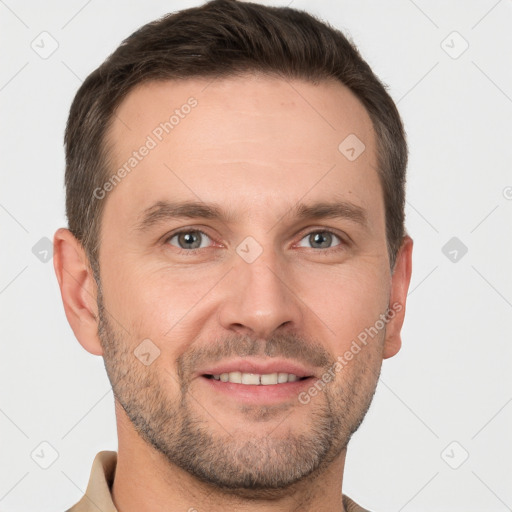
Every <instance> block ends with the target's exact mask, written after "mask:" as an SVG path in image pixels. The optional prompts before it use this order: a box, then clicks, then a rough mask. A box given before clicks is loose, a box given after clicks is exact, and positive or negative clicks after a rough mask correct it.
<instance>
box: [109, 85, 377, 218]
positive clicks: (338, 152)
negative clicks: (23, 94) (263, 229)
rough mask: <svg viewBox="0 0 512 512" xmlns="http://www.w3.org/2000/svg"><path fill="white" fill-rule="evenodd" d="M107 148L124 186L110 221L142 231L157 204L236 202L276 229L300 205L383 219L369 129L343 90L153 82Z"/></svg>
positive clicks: (137, 93)
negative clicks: (138, 225)
mask: <svg viewBox="0 0 512 512" xmlns="http://www.w3.org/2000/svg"><path fill="white" fill-rule="evenodd" d="M107 141H108V145H109V148H110V154H111V164H112V167H111V169H110V170H111V176H114V175H119V174H120V175H121V177H120V179H115V180H111V181H114V182H115V183H113V185H112V186H111V187H109V191H108V202H107V203H109V204H107V206H106V208H105V217H107V215H108V211H109V210H112V209H113V208H114V209H115V212H116V213H117V215H124V216H125V218H126V219H127V221H131V222H132V223H134V222H136V221H137V219H138V218H139V217H140V214H141V212H142V211H144V210H145V209H147V208H148V207H150V206H151V204H154V203H155V202H156V201H160V200H162V201H163V200H177V199H179V198H186V199H189V200H196V201H198V200H199V201H206V202H212V203H223V202H225V201H229V206H230V209H231V210H233V211H237V208H238V209H239V210H240V212H242V211H243V212H244V214H247V215H251V214H252V215H254V214H257V215H266V216H268V217H269V221H270V220H271V219H270V217H272V218H273V219H274V220H275V218H276V217H278V216H280V215H282V214H283V213H284V211H285V210H286V209H287V208H290V207H291V206H292V205H293V204H295V203H296V202H297V201H298V200H300V199H302V202H304V203H307V202H308V201H307V200H308V199H310V200H311V201H313V200H316V199H332V198H335V197H336V198H340V197H344V198H345V199H351V200H353V202H355V203H356V204H358V205H360V206H361V207H364V208H365V209H368V210H369V212H368V213H369V217H370V220H371V217H372V215H374V216H376V218H377V217H378V216H379V215H381V214H382V199H381V195H382V194H381V189H380V184H379V180H378V175H377V171H376V147H375V135H374V131H373V126H372V123H371V120H370V118H369V116H368V113H367V112H366V110H365V108H364V106H363V105H362V104H361V103H360V101H359V100H358V99H357V98H356V97H355V96H354V94H353V93H352V92H351V91H350V90H348V89H347V88H346V87H344V86H343V85H342V84H340V83H338V82H334V81H324V82H320V83H319V84H316V85H315V84H311V83H308V82H305V81H301V80H284V79H280V78H273V77H267V76H261V75H245V76H239V77H229V78H222V79H205V78H200V79H199V78H198V79H188V80H180V81H159V82H149V83H145V84H143V85H140V86H138V87H136V88H135V89H133V90H132V91H131V92H130V93H129V94H128V96H127V97H126V98H125V99H124V101H123V102H122V103H121V104H120V106H119V108H118V109H117V111H116V114H115V116H114V118H113V122H112V125H111V127H110V130H109V133H108V135H107ZM354 157H356V158H354ZM120 171H121V172H120ZM118 178H119V176H118ZM372 210H374V212H373V213H372ZM374 220H376V219H374Z"/></svg>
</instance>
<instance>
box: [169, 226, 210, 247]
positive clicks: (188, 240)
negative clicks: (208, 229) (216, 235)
mask: <svg viewBox="0 0 512 512" xmlns="http://www.w3.org/2000/svg"><path fill="white" fill-rule="evenodd" d="M205 240H206V242H205ZM173 241H174V242H173ZM207 241H210V242H211V239H210V237H209V236H208V235H207V234H206V233H203V232H202V231H199V230H197V229H189V230H186V231H179V232H178V233H174V235H172V236H170V237H169V238H168V239H167V243H169V244H170V245H174V246H175V247H177V248H178V249H192V250H193V249H203V248H204V247H208V245H209V244H208V243H207Z"/></svg>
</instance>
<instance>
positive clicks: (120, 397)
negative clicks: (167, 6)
mask: <svg viewBox="0 0 512 512" xmlns="http://www.w3.org/2000/svg"><path fill="white" fill-rule="evenodd" d="M292 86H293V87H292ZM190 96H193V97H194V98H196V99H197V102H198V104H197V106H196V107H195V108H193V109H192V110H191V112H190V113H189V114H188V115H187V116H185V117H184V118H183V119H181V120H180V123H179V125H177V126H175V127H174V129H173V130H172V132H170V133H169V134H167V135H166V136H165V138H164V139H163V140H162V141H161V142H159V143H158V145H157V147H156V148H154V149H153V150H151V152H150V153H149V154H148V156H146V157H145V158H144V159H143V160H142V161H141V162H139V163H138V165H137V167H136V168H135V169H134V170H133V171H132V172H131V173H130V174H129V175H127V176H126V177H125V178H124V179H123V180H122V182H121V183H119V184H118V185H116V187H115V188H114V189H113V190H111V191H110V192H108V195H107V196H106V197H105V199H103V200H104V201H106V204H105V210H104V216H103V219H102V224H101V246H100V253H99V263H100V273H101V288H100V289H98V287H97V286H96V282H95V280H94V278H93V276H92V272H91V270H90V267H89V265H88V261H87V258H86V256H85V253H84V251H83V249H82V247H81V245H80V243H79V242H78V241H77V240H76V239H75V238H74V237H73V235H72V234H71V233H70V232H69V231H68V230H67V229H64V228H61V229H59V230H58V231H57V232H56V234H55V238H54V247H55V249H54V265H55V270H56V274H57V278H58V281H59V285H60V288H61V293H62V299H63V303H64V308H65V312H66V316H67V318H68V321H69V323H70V325H71V327H72V329H73V331H74V333H75V335H76V337H77V339H78V340H79V342H80V343H81V344H82V346H83V347H84V348H85V349H86V350H87V351H89V352H90V353H92V354H97V355H102V356H103V357H104V360H105V366H106V369H107V373H108V375H109V378H110V380H111V383H112V386H113V389H114V395H115V398H116V418H117V427H118V438H119V447H118V463H117V470H116V475H115V480H114V484H113V489H112V494H113V500H114V502H115V505H116V507H117V508H118V510H119V511H120V512H135V511H138V512H143V511H153V512H155V511H164V510H165V511H168V510H189V509H195V510H197V511H202V510H209V511H221V510H227V509H228V507H231V509H234V510H240V511H256V510H257V511H277V510H279V511H292V510H297V511H299V510H308V511H312V510H319V511H320V510H322V511H335V510H336V511H339V510H343V504H342V500H341V496H342V475H343V469H344V463H345V456H346V446H347V443H348V441H349V439H350V436H351V434H352V433H353V432H354V431H355V430H356V429H357V427H358V426H359V424H360V423H361V421H362V419H363V417H364V415H365V414H366V411H367V409H368V407H369V405H370V402H371V399H372V396H373V393H374V391H375V387H376V384H377V380H378V376H379V372H380V367H381V364H382V360H383V359H384V358H388V357H391V356H393V355H395V354H396V353H397V352H398V351H399V349H400V345H401V338H400V331H401V327H402V324H403V320H404V315H405V303H406V297H407V290H408V287H409V282H410V277H411V268H412V246H413V242H412V240H411V238H410V237H408V236H407V237H405V238H404V241H403V244H402V247H401V249H400V251H399V253H398V256H397V261H396V265H395V269H394V272H393V273H392V272H391V270H390V266H389V260H388V253H387V248H386V233H385V216H384V203H383V197H382V190H381V187H380V183H379V179H378V175H377V171H376V155H375V151H376V143H375V135H374V131H373V127H372V123H371V120H370V118H369V116H368V114H367V112H366V111H365V109H364V107H363V106H362V105H361V103H360V102H359V101H358V100H357V98H356V97H355V96H354V95H353V94H352V93H351V92H350V91H349V90H348V89H346V88H345V87H344V86H342V85H341V84H339V83H335V82H322V83H320V84H317V85H313V84H309V83H306V82H303V81H298V80H294V81H291V82H287V81H284V80H282V79H277V78H271V77H265V76H260V75H244V76H241V77H236V78H235V77H231V78H227V79H222V80H221V79H217V80H214V81H212V80H205V79H193V80H192V79H191V80H186V81H181V82H171V81H165V82H158V83H155V82H152V83H148V84H145V85H143V86H139V87H137V88H136V89H134V90H133V91H131V92H130V94H129V95H128V96H127V97H126V98H125V99H124V100H123V102H122V103H121V105H120V107H119V108H118V111H117V117H116V118H115V120H114V122H113V124H112V126H111V129H110V131H109V134H108V140H109V142H110V145H111V151H112V156H113V162H114V166H113V168H112V172H115V170H116V169H117V168H118V167H119V166H122V165H123V163H124V162H125V161H126V160H127V159H128V158H129V156H130V155H131V153H132V152H133V150H134V149H136V148H139V147H140V146H141V145H142V144H143V143H144V141H145V140H146V137H147V136H148V135H149V134H151V133H152V131H153V130H154V128H155V127H156V126H158V124H159V123H160V122H162V121H164V120H166V119H168V117H169V115H171V114H172V111H173V110H174V109H175V108H179V107H180V106H181V105H183V104H184V103H186V102H187V99H188V98H189V97H190ZM127 126H128V127H129V128H130V129H128V128H127ZM349 134H356V135H357V137H358V138H359V139H360V140H361V141H363V142H364V144H365V146H366V149H365V151H364V152H363V153H362V154H361V155H360V156H359V157H358V158H357V159H356V160H354V161H349V160H348V159H347V158H346V157H345V156H344V155H343V154H341V152H340V151H339V150H338V145H339V144H340V142H341V141H343V140H344V139H345V137H347V135H349ZM159 200H173V201H176V200H195V201H204V202H206V203H210V202H212V203H217V204H218V205H220V206H222V207H224V208H226V209H227V208H229V209H230V211H232V212H233V213H234V215H233V217H232V218H231V219H230V220H229V222H223V221H220V220H217V219H205V218H196V219H166V220H163V221H162V222H160V223H158V224H155V225H153V226H151V227H149V228H147V229H145V230H143V231H139V230H137V229H136V226H137V224H138V223H139V222H140V220H141V218H142V212H143V211H144V210H145V209H146V208H148V207H149V206H151V205H152V204H153V203H154V202H155V201H159ZM315 201H350V202H351V203H353V204H356V205H358V206H360V207H361V208H363V209H364V210H365V211H366V216H367V224H366V226H362V225H360V224H359V223H357V222H354V221H353V220H350V219H347V218H332V219H329V218H327V219H320V220H318V219H302V220H297V218H295V217H293V215H292V213H290V212H293V210H291V208H292V207H293V206H294V205H296V204H297V203H298V202H304V203H308V204H309V203H312V202H315ZM178 228H179V229H183V228H187V229H189V230H190V231H192V232H193V233H192V234H194V233H195V234H196V235H197V233H196V232H195V231H194V230H200V231H201V232H203V233H205V234H206V235H207V237H205V238H203V239H202V240H201V244H202V245H201V247H202V248H200V249H198V250H196V251H195V252H193V251H191V250H190V248H188V247H189V246H188V245H186V243H187V242H186V241H185V242H184V241H183V240H182V239H181V243H182V245H181V247H180V246H179V239H178V237H174V238H172V239H171V240H169V238H170V237H171V236H172V235H173V234H174V232H175V231H176V230H177V229H178ZM325 229H328V230H331V231H332V232H333V233H334V234H335V235H336V236H338V237H339V238H336V236H335V237H333V238H331V239H329V238H327V242H326V244H327V248H325V246H324V245H321V246H320V247H319V244H318V243H316V244H315V240H314V239H313V238H314V237H310V236H308V235H309V234H310V233H312V232H313V233H315V232H317V231H322V230H325ZM323 234H324V236H327V237H329V235H328V234H327V235H325V232H323ZM198 236H199V237H201V235H200V234H199V235H198ZM202 236H204V235H202ZM248 236H250V237H252V238H253V239H254V240H256V241H257V244H258V245H259V248H260V249H261V250H262V252H261V254H260V256H259V257H258V258H256V259H255V260H254V261H253V262H252V263H248V262H247V261H246V260H244V259H243V258H242V257H241V256H240V254H239V253H237V251H236V249H237V246H239V244H240V243H241V242H242V241H244V239H245V238H246V237H248ZM324 240H325V239H324ZM188 243H189V244H190V243H191V242H190V241H189V242H188ZM254 247H255V246H251V248H250V251H254V250H255V248H254ZM180 248H181V250H182V253H180V252H179V249H180ZM187 251H188V252H187ZM185 252H187V253H186V254H185ZM391 304H399V305H400V306H401V309H400V311H397V312H396V313H395V314H394V315H393V317H392V319H390V320H389V321H388V322H387V324H386V326H385V328H384V329H380V330H379V333H378V335H376V336H375V337H374V338H373V339H371V341H370V342H369V343H368V344H367V345H366V346H364V348H362V349H361V351H360V352H359V353H358V354H356V355H354V357H353V359H352V360H351V361H350V362H349V363H347V364H346V366H344V368H343V369H342V370H341V371H338V372H335V378H333V379H332V380H331V381H330V382H329V383H328V384H327V385H326V386H325V388H324V389H323V390H322V391H320V392H318V393H317V394H316V395H315V396H313V397H311V400H310V401H309V402H308V403H307V404H302V403H300V402H299V400H298V399H297V396H293V397H291V398H289V399H286V400H283V401H282V402H280V403H278V404H271V405H268V404H267V405H265V404H248V403H245V402H243V401H242V400H240V399H233V400H230V399H226V395H224V394H223V393H218V392H217V391H214V390H212V388H211V387H210V385H209V383H207V382H206V381H205V379H203V378H202V377H198V376H197V375H196V372H197V371H198V370H200V369H202V368H203V369H204V368H205V367H206V366H207V365H208V364H209V363H211V362H213V361H216V360H219V359H223V360H227V359H231V358H235V357H249V356H251V357H258V358H260V359H261V360H267V361H268V360H269V359H270V357H274V356H280V357H284V358H286V359H289V360H294V361H298V362H300V363H302V364H304V365H309V366H311V367H313V366H315V365H316V366H315V368H316V370H315V371H317V372H318V373H315V375H322V373H323V372H324V371H326V370H327V369H328V368H332V365H333V363H334V362H335V361H336V358H337V357H338V356H341V355H343V354H345V352H346V351H347V350H349V348H350V346H351V343H352V341H353V340H354V339H356V338H357V336H358V334H360V333H361V332H362V331H364V329H365V328H369V327H370V326H373V325H375V323H376V320H378V319H379V315H381V314H383V313H385V312H386V310H387V308H388V307H389V306H390V305H391ZM145 339H150V340H151V342H152V343H153V345H154V346H155V347H158V349H159V350H160V353H159V356H158V357H157V358H156V359H155V360H154V361H153V362H152V363H151V364H150V365H147V366H146V365H145V364H142V363H141V361H140V360H139V359H137V358H136V357H135V356H134V354H133V351H134V350H135V349H136V348H137V346H138V345H139V344H140V343H141V341H142V340H145ZM153 345H152V346H153ZM228 469H232V471H228ZM169 504H172V508H169Z"/></svg>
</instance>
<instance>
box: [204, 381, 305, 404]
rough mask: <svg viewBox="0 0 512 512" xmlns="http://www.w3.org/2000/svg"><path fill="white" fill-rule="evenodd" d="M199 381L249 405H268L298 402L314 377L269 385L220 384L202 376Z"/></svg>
mask: <svg viewBox="0 0 512 512" xmlns="http://www.w3.org/2000/svg"><path fill="white" fill-rule="evenodd" d="M200 379H201V380H202V381H203V382H204V383H205V384H206V385H207V386H210V388H211V389H212V390H214V391H215V392H218V393H225V394H226V395H228V396H230V397H232V398H235V399H238V400H240V401H242V402H244V403H250V404H270V403H278V402H283V401H285V400H290V399H296V400H298V395H299V393H300V392H301V391H303V390H304V389H306V388H308V387H310V386H311V385H312V384H313V382H314V377H308V378H307V379H303V380H296V381H294V382H285V383H283V384H269V385H261V384H258V385H255V384H254V385H250V384H235V383H234V382H222V381H221V380H215V379H210V378H208V377H204V376H201V377H200Z"/></svg>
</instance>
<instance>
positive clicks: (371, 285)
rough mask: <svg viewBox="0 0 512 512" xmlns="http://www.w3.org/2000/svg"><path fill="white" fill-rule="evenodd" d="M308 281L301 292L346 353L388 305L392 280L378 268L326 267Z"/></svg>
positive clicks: (338, 349) (335, 344)
mask: <svg viewBox="0 0 512 512" xmlns="http://www.w3.org/2000/svg"><path fill="white" fill-rule="evenodd" d="M307 283H308V284H305V283H303V285H302V286H301V292H300V294H299V296H300V297H301V298H302V300H303V301H304V303H305V304H307V305H308V306H309V307H310V308H311V310H312V311H313V312H314V313H315V314H316V316H317V317H318V318H319V319H320V320H321V322H322V324H323V325H324V326H326V327H325V335H327V336H328V337H330V338H331V339H332V348H333V352H334V353H336V354H340V353H343V352H344V351H345V350H346V349H347V347H348V346H350V344H351V342H352V341H353V340H354V339H357V337H358V336H362V337H364V333H365V332H366V333H367V332H368V330H370V329H371V328H372V327H374V326H375V324H376V322H377V321H378V320H379V318H380V316H379V315H381V314H382V313H385V311H386V308H387V305H388V300H389V284H388V282H387V280H386V274H385V272H379V270H378V269H377V268H375V269H373V270H372V271H369V270H368V268H365V269H364V270H363V269H357V268H355V267H352V268H349V267H348V266H347V267H344V268H339V269H333V268H332V267H331V268H330V269H327V268H326V270H325V271H322V272H317V273H316V274H315V275H314V276H313V275H312V274H309V277H308V279H307ZM312 283H314V285H313V284H312ZM379 325H380V323H379ZM371 332H372V333H374V330H372V331H371ZM362 333H363V334H362ZM374 337H375V338H376V337H377V336H374ZM379 339H380V337H379Z"/></svg>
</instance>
